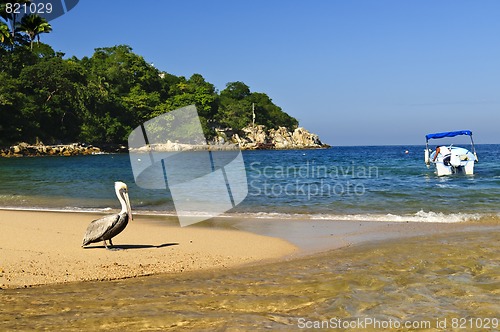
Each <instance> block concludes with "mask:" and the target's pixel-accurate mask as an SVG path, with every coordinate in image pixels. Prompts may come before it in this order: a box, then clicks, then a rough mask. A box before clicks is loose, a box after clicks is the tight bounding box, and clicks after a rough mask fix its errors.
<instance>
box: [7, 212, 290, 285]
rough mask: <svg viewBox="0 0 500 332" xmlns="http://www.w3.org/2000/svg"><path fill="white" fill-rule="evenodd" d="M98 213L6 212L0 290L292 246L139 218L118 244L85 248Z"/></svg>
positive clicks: (212, 265)
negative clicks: (86, 235) (112, 248)
mask: <svg viewBox="0 0 500 332" xmlns="http://www.w3.org/2000/svg"><path fill="white" fill-rule="evenodd" d="M101 216H102V215H99V214H90V213H72V212H40V211H9V210H2V211H0V230H1V231H0V257H1V258H0V287H2V288H19V287H28V286H34V285H42V284H50V283H63V282H72V281H87V280H110V279H120V278H130V277H136V276H143V275H150V274H157V273H169V272H183V271H195V270H201V269H220V268H229V267H235V266H241V265H244V264H249V263H256V262H261V261H266V260H272V259H277V258H281V257H284V256H287V255H291V254H293V253H294V252H296V251H297V248H296V247H295V246H293V245H292V244H290V243H288V242H286V241H284V240H281V239H278V238H273V237H268V236H261V235H256V234H252V233H249V232H243V231H237V230H228V229H212V228H206V227H201V228H200V227H185V228H181V227H179V226H174V225H167V226H165V225H163V224H161V223H159V222H155V221H154V220H150V218H148V217H147V216H140V215H138V216H135V217H134V220H133V221H131V222H130V223H129V225H128V226H127V228H126V229H125V230H124V231H123V232H122V233H121V234H119V235H118V236H117V237H115V238H114V239H113V244H114V245H115V246H116V247H118V248H120V249H121V250H117V251H110V250H106V249H104V247H103V245H102V243H96V244H91V245H89V246H88V247H87V248H82V247H81V242H82V238H83V234H84V232H85V230H86V228H87V225H88V224H89V222H90V221H91V220H94V219H96V218H99V217H101Z"/></svg>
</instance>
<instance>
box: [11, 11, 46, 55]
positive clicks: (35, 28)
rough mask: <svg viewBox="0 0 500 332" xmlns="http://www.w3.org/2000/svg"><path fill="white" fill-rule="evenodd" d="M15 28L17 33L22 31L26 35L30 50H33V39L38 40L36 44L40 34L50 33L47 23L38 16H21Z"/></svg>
mask: <svg viewBox="0 0 500 332" xmlns="http://www.w3.org/2000/svg"><path fill="white" fill-rule="evenodd" d="M17 27H18V28H17V29H18V31H22V32H24V33H26V34H27V35H28V37H29V41H30V49H31V50H33V42H34V40H35V38H38V42H40V34H42V33H49V32H51V31H52V26H51V25H50V24H49V23H48V22H47V20H46V19H44V18H43V17H41V16H38V15H25V16H23V18H22V19H21V22H20V23H19V24H18V25H17Z"/></svg>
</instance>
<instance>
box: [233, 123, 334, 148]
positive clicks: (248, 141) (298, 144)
mask: <svg viewBox="0 0 500 332" xmlns="http://www.w3.org/2000/svg"><path fill="white" fill-rule="evenodd" d="M242 132H243V133H244V134H245V136H244V137H240V136H239V135H238V134H237V133H236V134H233V135H232V136H231V141H232V142H233V143H235V144H237V145H238V146H239V148H240V149H242V150H251V149H316V148H325V147H328V145H326V144H323V143H322V142H321V140H320V139H319V137H318V135H316V134H312V133H310V132H309V131H307V130H306V129H304V128H302V127H299V128H296V129H295V130H294V131H293V132H290V131H288V129H287V128H285V127H278V128H276V129H270V130H269V131H267V132H266V130H265V127H264V126H262V125H258V126H255V127H247V128H243V130H242Z"/></svg>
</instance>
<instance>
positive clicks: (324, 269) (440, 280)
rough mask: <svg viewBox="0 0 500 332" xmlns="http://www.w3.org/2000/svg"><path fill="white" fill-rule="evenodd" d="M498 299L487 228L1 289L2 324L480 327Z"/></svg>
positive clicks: (499, 271)
mask: <svg viewBox="0 0 500 332" xmlns="http://www.w3.org/2000/svg"><path fill="white" fill-rule="evenodd" d="M166 259H168V257H166ZM499 303H500V234H499V233H498V232H492V231H487V232H486V231H483V232H474V233H455V234H449V235H445V236H444V235H439V236H431V237H417V238H412V239H405V240H398V241H386V242H383V243H372V244H365V245H359V246H356V247H350V248H344V249H340V250H336V251H332V252H329V253H325V254H321V255H316V256H313V257H307V258H301V259H295V260H291V261H285V262H281V263H273V264H267V265H261V266H251V267H245V268H239V269H234V270H227V271H205V272H196V273H186V274H180V275H159V276H149V277H142V278H136V279H127V280H119V281H102V282H85V283H72V284H64V285H53V286H43V287H35V288H31V289H19V290H2V291H0V330H12V329H20V330H32V329H36V330H43V329H47V330H59V329H61V328H64V330H70V331H71V330H74V331H80V330H94V329H106V330H120V331H137V330H162V331H164V330H176V329H178V328H179V327H185V328H189V329H195V330H226V329H229V330H256V329H257V330H258V329H268V328H271V329H281V328H286V329H289V328H294V329H297V328H299V327H314V326H316V325H314V324H330V325H322V326H323V327H326V326H328V327H335V326H333V325H332V324H345V325H343V326H344V327H350V328H351V329H352V330H359V329H361V328H364V329H365V330H381V329H383V327H386V325H384V324H389V323H391V324H393V326H394V324H398V323H397V322H399V324H405V322H409V323H410V324H413V326H416V325H418V327H425V328H426V330H464V329H459V328H458V327H467V330H478V329H477V327H479V324H480V325H481V326H482V327H483V328H486V329H484V330H499V325H498V319H500V304H499ZM335 319H337V320H335ZM460 319H461V320H460ZM339 320H340V321H339ZM370 321H371V322H372V324H371V325H368V324H367V322H370ZM359 324H361V325H359ZM363 324H364V325H363ZM375 324H379V325H375ZM415 324H416V325H415ZM437 324H441V326H439V327H440V328H438V325H437ZM443 324H445V325H443ZM453 324H455V325H453ZM471 325H472V326H471ZM487 327H489V328H487ZM348 329H349V328H348ZM401 330H407V328H404V325H402V328H401Z"/></svg>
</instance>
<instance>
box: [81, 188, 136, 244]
mask: <svg viewBox="0 0 500 332" xmlns="http://www.w3.org/2000/svg"><path fill="white" fill-rule="evenodd" d="M115 192H116V197H118V200H119V201H120V204H121V205H122V210H121V211H120V213H118V214H113V215H111V216H106V217H102V218H100V219H96V220H94V221H92V222H91V223H90V225H89V226H88V227H87V232H85V236H84V237H83V244H82V247H83V246H86V245H88V244H91V243H96V242H99V241H103V242H104V247H106V249H110V248H109V247H108V245H107V244H106V240H109V245H110V246H111V247H112V246H113V242H111V239H112V238H113V237H115V236H117V235H118V234H120V233H121V232H122V231H123V230H124V229H125V227H127V224H128V220H129V218H130V220H134V218H133V217H132V210H131V209H130V201H129V199H128V188H127V185H126V184H125V183H123V182H119V181H118V182H115Z"/></svg>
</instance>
